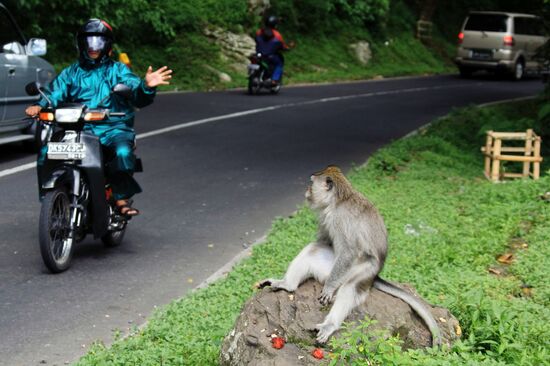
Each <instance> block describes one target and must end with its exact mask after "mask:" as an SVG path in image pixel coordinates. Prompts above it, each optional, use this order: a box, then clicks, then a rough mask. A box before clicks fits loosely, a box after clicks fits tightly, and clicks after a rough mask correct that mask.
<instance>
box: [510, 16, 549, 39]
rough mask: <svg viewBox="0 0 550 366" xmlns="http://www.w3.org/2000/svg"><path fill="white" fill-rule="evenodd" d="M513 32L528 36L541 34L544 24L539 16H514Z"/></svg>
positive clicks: (542, 33)
mask: <svg viewBox="0 0 550 366" xmlns="http://www.w3.org/2000/svg"><path fill="white" fill-rule="evenodd" d="M514 33H515V34H524V35H528V36H543V35H544V24H542V20H541V19H540V18H522V17H516V18H514Z"/></svg>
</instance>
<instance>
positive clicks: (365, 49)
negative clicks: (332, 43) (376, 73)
mask: <svg viewBox="0 0 550 366" xmlns="http://www.w3.org/2000/svg"><path fill="white" fill-rule="evenodd" d="M349 48H350V50H351V52H352V53H353V55H354V56H355V58H356V59H357V61H359V62H360V63H361V64H362V65H367V64H368V63H369V61H370V59H371V58H372V52H371V50H370V45H369V42H367V41H359V42H357V43H352V44H350V45H349Z"/></svg>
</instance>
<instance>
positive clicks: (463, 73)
mask: <svg viewBox="0 0 550 366" xmlns="http://www.w3.org/2000/svg"><path fill="white" fill-rule="evenodd" d="M472 71H473V70H472V69H469V68H467V67H459V68H458V72H459V73H460V77H462V78H469V77H471V76H472Z"/></svg>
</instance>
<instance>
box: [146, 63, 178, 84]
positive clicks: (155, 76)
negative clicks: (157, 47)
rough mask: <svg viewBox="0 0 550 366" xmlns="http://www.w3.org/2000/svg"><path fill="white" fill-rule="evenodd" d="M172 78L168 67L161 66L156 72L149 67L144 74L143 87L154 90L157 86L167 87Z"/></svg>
mask: <svg viewBox="0 0 550 366" xmlns="http://www.w3.org/2000/svg"><path fill="white" fill-rule="evenodd" d="M171 78H172V70H168V66H163V67H161V68H160V69H158V70H157V71H153V68H152V67H151V66H149V68H148V69H147V73H146V74H145V85H147V87H149V88H154V87H155V86H158V85H169V84H170V81H169V80H170V79H171Z"/></svg>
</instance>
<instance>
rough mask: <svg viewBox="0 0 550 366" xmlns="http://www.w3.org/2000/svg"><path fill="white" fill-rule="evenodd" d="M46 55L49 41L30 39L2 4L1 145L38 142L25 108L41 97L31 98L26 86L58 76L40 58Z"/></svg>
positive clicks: (0, 48) (0, 40)
mask: <svg viewBox="0 0 550 366" xmlns="http://www.w3.org/2000/svg"><path fill="white" fill-rule="evenodd" d="M45 54H46V40H44V39H40V38H31V39H30V40H28V41H27V39H26V38H25V37H24V36H23V34H22V33H21V31H20V29H19V27H18V26H17V24H16V22H15V21H14V19H13V17H12V16H11V14H10V13H9V11H8V9H6V7H5V6H4V5H2V4H1V3H0V144H5V143H10V142H16V141H25V140H27V141H32V140H34V138H35V137H34V130H35V127H36V126H34V125H33V122H32V121H31V120H28V119H23V118H24V117H25V108H26V107H27V106H28V105H30V104H32V103H33V102H35V101H36V100H37V97H29V96H28V95H27V94H26V92H25V85H27V84H28V83H30V82H32V81H36V82H39V83H40V84H42V85H45V84H48V83H49V82H50V81H51V80H52V79H53V78H54V76H55V71H54V68H53V66H52V65H50V64H49V63H48V62H46V61H45V60H44V59H42V58H40V57H39V56H43V55H45Z"/></svg>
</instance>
